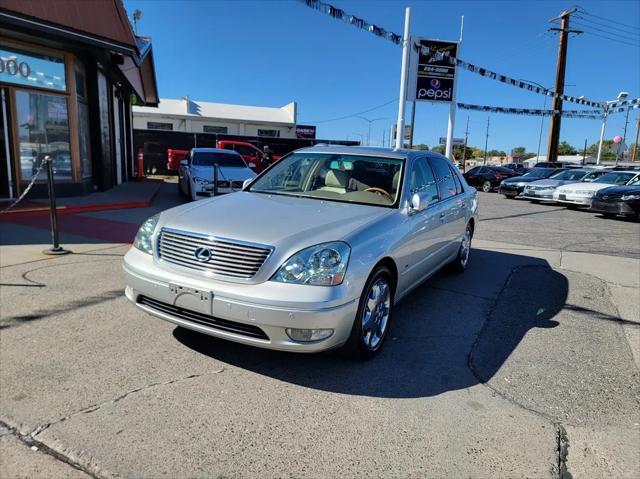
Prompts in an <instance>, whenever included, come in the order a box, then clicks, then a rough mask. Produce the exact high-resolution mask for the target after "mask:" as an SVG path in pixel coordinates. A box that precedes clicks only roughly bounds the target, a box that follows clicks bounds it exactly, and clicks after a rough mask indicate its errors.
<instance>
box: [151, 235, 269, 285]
mask: <svg viewBox="0 0 640 479" xmlns="http://www.w3.org/2000/svg"><path fill="white" fill-rule="evenodd" d="M157 250H158V257H159V258H160V259H161V260H162V261H166V262H167V263H171V264H175V265H178V266H182V267H184V268H190V269H194V270H197V271H203V272H209V273H213V274H216V275H221V276H229V277H233V278H241V279H250V278H253V277H254V276H255V274H256V273H257V272H258V270H259V269H260V267H261V266H262V264H263V263H264V262H265V261H266V259H267V258H268V257H269V255H270V254H271V251H272V250H273V248H271V247H269V246H265V245H253V244H249V243H244V242H237V241H234V240H228V239H222V238H215V237H211V236H207V235H201V234H198V233H191V232H185V231H178V230H173V229H169V228H162V230H160V234H159V236H158V248H157Z"/></svg>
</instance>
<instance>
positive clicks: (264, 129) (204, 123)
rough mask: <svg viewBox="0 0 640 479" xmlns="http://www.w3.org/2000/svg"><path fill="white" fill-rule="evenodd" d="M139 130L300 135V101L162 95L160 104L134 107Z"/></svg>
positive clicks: (257, 135)
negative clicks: (235, 101)
mask: <svg viewBox="0 0 640 479" xmlns="http://www.w3.org/2000/svg"><path fill="white" fill-rule="evenodd" d="M133 128H134V129H136V130H162V131H180V132H185V133H216V134H224V135H242V136H255V137H269V138H297V136H296V103H295V102H291V103H289V104H287V105H284V106H283V107H280V108H270V107H262V106H246V105H229V104H225V103H210V102H204V101H195V100H192V99H190V98H188V97H184V98H182V99H180V100H173V99H168V98H162V99H161V100H160V103H159V104H158V107H157V108H148V107H144V106H143V107H140V106H134V107H133Z"/></svg>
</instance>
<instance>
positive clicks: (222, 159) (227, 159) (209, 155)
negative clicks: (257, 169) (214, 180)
mask: <svg viewBox="0 0 640 479" xmlns="http://www.w3.org/2000/svg"><path fill="white" fill-rule="evenodd" d="M214 163H217V164H218V166H224V167H227V168H246V167H247V165H246V164H245V162H244V160H243V159H242V157H241V156H240V155H238V154H234V153H216V152H213V151H194V152H193V161H192V164H193V165H195V166H213V165H214Z"/></svg>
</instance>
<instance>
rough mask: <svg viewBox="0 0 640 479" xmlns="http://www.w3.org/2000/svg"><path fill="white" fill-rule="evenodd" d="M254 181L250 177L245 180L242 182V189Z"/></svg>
mask: <svg viewBox="0 0 640 479" xmlns="http://www.w3.org/2000/svg"><path fill="white" fill-rule="evenodd" d="M249 166H251V165H249ZM252 181H253V179H252V178H249V179H248V180H244V181H243V182H242V189H243V190H244V189H245V188H246V187H247V186H249V185H250V184H251V182H252Z"/></svg>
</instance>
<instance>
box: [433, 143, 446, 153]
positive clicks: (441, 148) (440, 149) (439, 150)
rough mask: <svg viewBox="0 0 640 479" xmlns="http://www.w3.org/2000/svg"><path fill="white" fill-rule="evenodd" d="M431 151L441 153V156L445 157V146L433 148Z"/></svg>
mask: <svg viewBox="0 0 640 479" xmlns="http://www.w3.org/2000/svg"><path fill="white" fill-rule="evenodd" d="M431 151H435V152H436V153H440V154H441V155H444V145H436V146H434V147H433V148H431Z"/></svg>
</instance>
